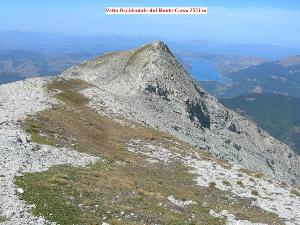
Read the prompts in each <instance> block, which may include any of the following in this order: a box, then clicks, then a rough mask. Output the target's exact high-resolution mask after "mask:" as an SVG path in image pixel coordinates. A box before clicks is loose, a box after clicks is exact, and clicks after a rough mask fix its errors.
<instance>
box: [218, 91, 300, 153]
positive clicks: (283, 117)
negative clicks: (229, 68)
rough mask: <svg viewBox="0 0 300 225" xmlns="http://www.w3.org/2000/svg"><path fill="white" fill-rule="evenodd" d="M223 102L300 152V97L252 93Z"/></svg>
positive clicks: (223, 100) (222, 100)
mask: <svg viewBox="0 0 300 225" xmlns="http://www.w3.org/2000/svg"><path fill="white" fill-rule="evenodd" d="M221 102H222V103H223V104H224V105H225V106H227V107H228V108H231V109H233V110H235V111H236V112H238V113H239V114H241V115H243V116H246V117H247V118H249V119H251V120H253V121H254V122H256V123H257V124H258V125H259V126H260V127H261V128H263V129H265V130H266V131H268V132H269V133H270V134H271V135H272V136H273V137H276V138H277V139H279V140H281V141H283V142H284V143H286V144H288V145H289V146H290V147H292V148H293V149H295V151H296V152H298V154H300V98H295V97H289V96H283V95H277V94H252V95H247V96H238V97H235V98H230V99H221Z"/></svg>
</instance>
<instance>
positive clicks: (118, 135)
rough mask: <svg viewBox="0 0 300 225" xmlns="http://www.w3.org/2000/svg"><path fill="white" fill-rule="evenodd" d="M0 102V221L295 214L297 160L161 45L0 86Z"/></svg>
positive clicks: (249, 218) (153, 220)
mask: <svg viewBox="0 0 300 225" xmlns="http://www.w3.org/2000/svg"><path fill="white" fill-rule="evenodd" d="M85 80H90V82H87V81H85ZM122 87H124V88H123V89H122ZM0 105H1V107H0V134H1V135H0V155H1V156H2V157H0V166H1V168H2V169H1V171H0V196H1V198H0V223H1V224H3V225H23V224H39V225H46V224H51V225H56V224H60V225H69V224H91V225H92V224H102V225H107V224H162V225H163V224H197V225H206V224H218V225H219V224H220V225H223V224H225V223H226V224H228V225H237V224H249V225H257V224H278V225H279V224H280V225H281V224H287V225H292V224H299V222H300V217H299V215H298V214H299V213H298V211H299V210H298V209H299V206H300V198H299V193H300V192H299V189H298V188H297V187H296V185H297V180H296V179H297V164H295V165H296V166H295V167H294V163H298V161H297V159H298V158H296V157H295V155H293V154H292V153H291V155H290V157H289V155H287V156H286V154H289V149H288V148H287V149H286V151H285V149H284V148H285V145H282V144H281V143H279V142H278V141H276V140H275V139H273V138H272V137H270V136H268V135H267V133H266V132H264V131H263V130H260V131H259V132H258V131H257V129H258V128H257V127H256V126H255V124H253V123H252V122H250V121H247V120H246V119H245V118H243V117H240V116H238V115H237V114H236V113H234V112H232V111H231V110H228V109H226V108H225V107H224V106H222V105H221V104H220V103H219V102H218V101H217V100H216V99H215V98H214V97H212V96H210V95H209V94H207V93H206V92H204V91H203V90H202V89H201V87H200V86H198V85H197V84H196V83H195V82H194V81H193V80H192V78H191V77H190V76H189V75H188V74H187V73H186V71H185V70H184V68H183V67H182V66H181V65H180V64H179V63H178V62H177V60H176V58H175V57H174V56H173V55H172V54H170V51H169V49H168V48H166V45H165V44H163V43H160V42H156V43H154V44H150V45H146V46H144V47H142V48H138V49H134V50H131V51H127V52H114V53H108V54H106V55H104V56H103V57H100V58H98V59H96V60H94V61H89V62H86V63H84V64H82V65H78V66H75V67H73V68H71V69H69V70H68V71H66V72H65V73H63V74H62V75H61V76H59V77H45V78H31V79H26V80H24V81H18V82H14V83H10V84H5V85H0ZM245 129H247V130H246V131H245ZM246 132H247V133H246ZM223 141H224V142H225V144H224V146H223V147H222V144H223ZM251 142H254V143H252V145H251ZM249 143H250V144H249ZM259 144H260V145H262V146H263V148H259V147H260V146H259ZM255 147H257V148H258V149H255ZM266 147H268V148H266ZM280 147H282V148H283V149H281V148H280ZM252 148H254V149H253V151H250V150H251V149H252ZM268 150H270V151H268ZM260 151H261V152H260ZM208 152H209V153H211V154H213V155H215V156H219V158H216V157H213V156H211V154H208ZM218 153H219V154H218ZM260 153H261V154H260ZM235 156H236V157H241V158H243V157H245V158H246V159H247V160H248V163H249V164H250V165H253V164H255V163H256V164H255V165H254V166H253V167H252V168H254V169H255V171H256V172H255V171H250V170H247V169H245V166H246V167H247V165H248V168H251V166H249V164H247V163H245V162H247V161H243V163H240V162H239V161H235V160H234V159H236V158H234V157H235ZM226 157H227V158H226ZM285 157H287V158H285ZM294 157H295V158H294ZM228 158H229V159H232V160H228ZM222 159H227V161H229V162H231V164H228V163H227V162H226V161H225V160H222ZM266 159H268V160H270V161H268V162H266V161H264V160H266ZM272 160H274V162H273V163H272ZM275 160H276V161H275ZM235 162H237V163H235ZM268 163H269V164H270V165H268ZM238 164H242V165H244V166H241V165H238ZM259 166H260V167H259ZM270 166H271V167H272V168H273V169H274V170H275V171H274V173H273V172H272V171H270ZM282 166H283V167H284V168H283V167H282ZM289 168H291V169H289ZM260 170H261V171H262V172H264V173H265V174H266V175H264V174H262V173H259V172H257V171H260ZM271 170H272V169H271ZM289 183H290V184H292V185H290V184H289Z"/></svg>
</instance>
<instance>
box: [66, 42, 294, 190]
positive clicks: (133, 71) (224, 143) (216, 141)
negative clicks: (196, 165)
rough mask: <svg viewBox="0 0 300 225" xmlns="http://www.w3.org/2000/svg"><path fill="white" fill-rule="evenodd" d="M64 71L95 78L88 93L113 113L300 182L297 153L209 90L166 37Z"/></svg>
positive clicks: (231, 159)
mask: <svg viewBox="0 0 300 225" xmlns="http://www.w3.org/2000/svg"><path fill="white" fill-rule="evenodd" d="M61 77H64V78H67V79H68V78H79V79H83V80H85V81H87V82H90V83H92V84H93V85H94V86H93V87H91V88H89V89H86V90H85V91H84V94H85V95H86V96H88V97H89V98H90V99H91V103H90V105H91V106H92V107H94V108H96V109H97V108H99V107H100V108H101V107H102V105H103V104H104V105H105V107H107V108H108V109H109V110H110V111H111V112H113V113H116V114H119V115H122V116H126V117H127V118H130V119H133V120H136V121H139V122H142V123H144V124H146V125H148V126H150V127H154V128H158V129H160V130H162V131H166V132H168V133H171V134H173V135H175V136H176V137H178V138H180V139H181V140H184V141H187V142H189V143H191V144H193V145H195V146H197V147H199V148H202V149H205V150H207V151H208V152H210V153H212V154H213V155H215V156H217V157H219V158H221V159H224V160H226V161H229V162H230V163H234V164H240V165H243V166H245V167H246V168H248V169H250V170H254V171H259V172H262V173H264V174H267V175H269V176H271V177H273V178H276V179H278V180H282V181H287V182H289V183H294V184H299V182H300V178H299V174H300V173H299V171H300V164H299V157H298V156H297V155H295V154H294V153H293V151H292V150H291V149H290V148H289V147H288V146H286V145H285V144H282V143H280V142H279V141H277V140H276V139H274V138H273V137H271V136H270V135H268V134H267V133H266V132H265V131H263V130H261V129H259V128H258V127H257V126H256V125H255V124H254V123H252V122H250V121H248V120H247V119H245V118H243V117H241V116H239V115H238V114H236V113H235V112H233V111H231V110H229V109H227V108H225V107H224V106H223V105H222V104H220V103H219V102H218V101H217V100H216V99H215V98H214V97H212V96H211V95H209V94H207V93H206V92H205V91H204V90H203V89H202V88H201V87H200V86H198V85H197V84H196V83H195V82H194V81H193V80H192V78H191V77H190V76H189V75H188V74H187V73H186V71H185V70H184V69H183V67H182V66H181V65H180V64H179V63H178V62H177V60H176V58H175V57H174V56H173V55H172V53H171V52H170V50H169V49H168V47H167V46H166V45H165V44H164V43H162V42H155V43H153V44H150V45H145V46H143V47H141V48H138V49H134V50H131V51H126V52H112V53H108V54H106V55H104V56H102V57H100V58H98V59H96V60H94V61H90V62H88V63H85V64H82V65H79V66H75V67H73V68H71V69H69V70H67V71H65V72H64V73H63V74H62V75H61Z"/></svg>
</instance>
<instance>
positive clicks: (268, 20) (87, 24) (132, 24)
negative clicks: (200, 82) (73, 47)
mask: <svg viewBox="0 0 300 225" xmlns="http://www.w3.org/2000/svg"><path fill="white" fill-rule="evenodd" d="M105 6H207V7H208V9H209V11H208V12H209V13H208V15H201V16H195V15H143V16H142V15H105V14H104V7H105ZM0 12H1V13H0V21H1V22H0V31H12V30H17V31H26V32H43V33H44V32H49V33H59V34H71V35H76V36H77V35H87V36H95V35H114V36H123V37H138V36H142V37H153V38H157V39H168V40H198V39H200V40H208V41H212V42H217V43H226V44H235V43H237V44H265V45H276V46H300V43H299V37H300V23H297V21H300V2H299V1H296V0H287V1H283V0H277V1H272V2H270V1H267V0H261V1H259V0H253V1H251V2H240V1H237V0H232V1H225V0H202V1H195V0H189V1H183V0H173V1H165V2H161V1H157V0H154V1H151V2H149V1H148V2H147V1H145V0H140V1H137V0H131V1H130V2H128V1H125V0H118V1H117V0H110V1H108V0H104V1H103V0H101V1H99V0H90V1H88V2H86V1H80V0H73V1H71V0H66V1H58V0H52V1H50V0H45V1H43V2H38V1H35V0H27V1H21V0H10V1H1V3H0Z"/></svg>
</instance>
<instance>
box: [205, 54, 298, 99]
mask: <svg viewBox="0 0 300 225" xmlns="http://www.w3.org/2000/svg"><path fill="white" fill-rule="evenodd" d="M223 75H224V76H225V77H226V78H228V81H226V82H216V81H202V82H200V83H201V85H202V86H203V87H204V88H205V89H206V90H207V91H208V92H210V93H211V94H213V95H215V96H217V97H218V98H232V97H236V96H239V95H247V94H251V93H272V94H281V95H286V96H294V97H300V56H291V57H288V58H284V59H282V60H278V61H274V62H266V63H262V64H259V65H254V66H250V67H248V68H245V69H241V70H238V71H236V72H231V73H226V74H223Z"/></svg>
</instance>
